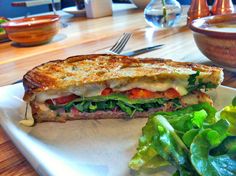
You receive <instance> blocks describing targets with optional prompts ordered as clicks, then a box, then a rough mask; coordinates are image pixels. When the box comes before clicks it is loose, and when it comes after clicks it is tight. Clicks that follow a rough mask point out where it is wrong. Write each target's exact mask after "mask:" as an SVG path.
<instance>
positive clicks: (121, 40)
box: [109, 33, 132, 54]
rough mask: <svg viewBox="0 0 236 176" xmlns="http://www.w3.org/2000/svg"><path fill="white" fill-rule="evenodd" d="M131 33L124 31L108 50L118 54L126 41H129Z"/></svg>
mask: <svg viewBox="0 0 236 176" xmlns="http://www.w3.org/2000/svg"><path fill="white" fill-rule="evenodd" d="M131 35H132V34H131V33H124V34H123V35H122V36H121V37H120V38H119V40H118V41H117V42H116V43H115V45H113V46H112V47H111V49H110V50H109V51H110V52H112V53H115V54H120V53H121V51H122V50H123V49H124V47H125V45H126V43H127V42H128V41H129V39H130V37H131Z"/></svg>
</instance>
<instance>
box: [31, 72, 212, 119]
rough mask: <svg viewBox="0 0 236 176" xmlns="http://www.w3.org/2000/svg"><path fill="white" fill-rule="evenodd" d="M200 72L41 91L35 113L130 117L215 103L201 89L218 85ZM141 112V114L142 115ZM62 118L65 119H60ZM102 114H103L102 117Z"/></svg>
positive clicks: (60, 116) (54, 117)
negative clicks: (173, 77) (156, 79)
mask: <svg viewBox="0 0 236 176" xmlns="http://www.w3.org/2000/svg"><path fill="white" fill-rule="evenodd" d="M198 75H199V72H198V71H197V72H196V74H193V75H190V77H189V78H188V79H186V80H184V79H182V80H180V79H175V80H168V79H167V80H165V81H164V80H163V81H159V82H152V81H150V80H145V79H141V80H137V81H133V82H131V83H130V82H125V81H123V82H122V81H120V82H119V81H114V82H112V81H111V82H109V83H107V84H99V85H98V84H97V85H93V86H91V85H90V86H87V87H86V86H84V87H77V88H70V89H68V90H67V91H61V92H60V93H55V92H47V93H44V94H42V93H41V94H38V95H36V97H35V100H34V101H31V107H32V111H33V115H34V116H37V115H39V114H40V117H43V116H44V114H45V116H47V119H49V120H50V118H49V116H51V118H52V120H53V121H55V120H58V121H61V120H62V119H73V118H76V116H78V115H84V116H85V115H86V114H87V113H96V112H104V111H105V112H112V113H113V114H114V113H118V112H119V113H122V115H124V114H125V115H126V117H128V118H132V117H133V116H134V115H136V114H139V113H144V112H149V111H153V110H160V109H162V110H169V111H170V110H175V109H179V108H181V107H184V106H186V105H189V104H196V103H199V102H209V103H212V101H211V100H210V98H209V97H208V96H207V95H206V94H204V93H202V92H201V91H200V89H208V88H214V87H216V85H213V84H211V83H203V82H202V81H201V80H197V79H196V77H197V76H198ZM140 116H141V115H140ZM56 118H58V119H56ZM60 118H61V119H60ZM98 118H99V117H98Z"/></svg>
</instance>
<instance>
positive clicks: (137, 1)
mask: <svg viewBox="0 0 236 176" xmlns="http://www.w3.org/2000/svg"><path fill="white" fill-rule="evenodd" d="M130 1H131V2H132V3H133V4H134V5H136V6H137V7H138V8H140V9H145V7H146V6H147V5H148V3H149V2H150V0H130Z"/></svg>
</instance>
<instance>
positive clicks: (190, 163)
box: [129, 103, 236, 176]
mask: <svg viewBox="0 0 236 176" xmlns="http://www.w3.org/2000/svg"><path fill="white" fill-rule="evenodd" d="M229 107H230V109H229V110H227V112H230V113H229V114H228V113H227V114H226V113H222V112H223V111H222V112H221V114H223V115H224V116H223V117H220V118H219V117H216V116H215V115H216V109H215V108H214V107H212V106H211V105H209V104H207V103H201V104H197V105H192V106H189V107H187V108H184V109H181V110H177V111H173V112H157V113H155V114H153V115H152V116H151V117H149V119H148V121H147V123H146V125H145V126H144V127H143V130H142V136H141V137H140V138H139V146H138V147H137V153H136V154H135V155H134V157H133V158H132V159H131V161H130V163H129V167H130V168H131V169H133V170H135V171H136V172H137V173H139V172H142V170H144V169H146V168H147V167H149V168H153V169H156V168H158V167H161V166H164V165H166V164H171V165H173V166H175V168H176V169H177V170H176V172H175V173H174V174H173V175H174V176H179V175H181V176H182V175H183V176H188V175H189V176H190V175H191V176H195V175H196V176H198V175H204V176H226V175H227V176H233V175H236V136H232V129H234V128H235V126H236V123H235V121H234V120H235V119H234V118H233V117H235V118H236V116H232V112H233V113H234V110H232V107H234V106H233V105H232V106H229ZM224 109H225V108H224ZM232 118H233V120H232ZM233 127H234V128H233ZM152 162H153V164H152ZM150 166H152V167H150Z"/></svg>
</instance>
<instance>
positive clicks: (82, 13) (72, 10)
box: [62, 6, 86, 16]
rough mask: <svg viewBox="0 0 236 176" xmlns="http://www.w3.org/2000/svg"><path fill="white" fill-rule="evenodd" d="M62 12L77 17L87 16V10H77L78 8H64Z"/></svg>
mask: <svg viewBox="0 0 236 176" xmlns="http://www.w3.org/2000/svg"><path fill="white" fill-rule="evenodd" d="M62 11H64V12H66V13H70V14H72V15H76V16H85V15H86V11H85V9H82V10H78V9H77V8H76V6H73V7H67V8H64V9H62Z"/></svg>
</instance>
